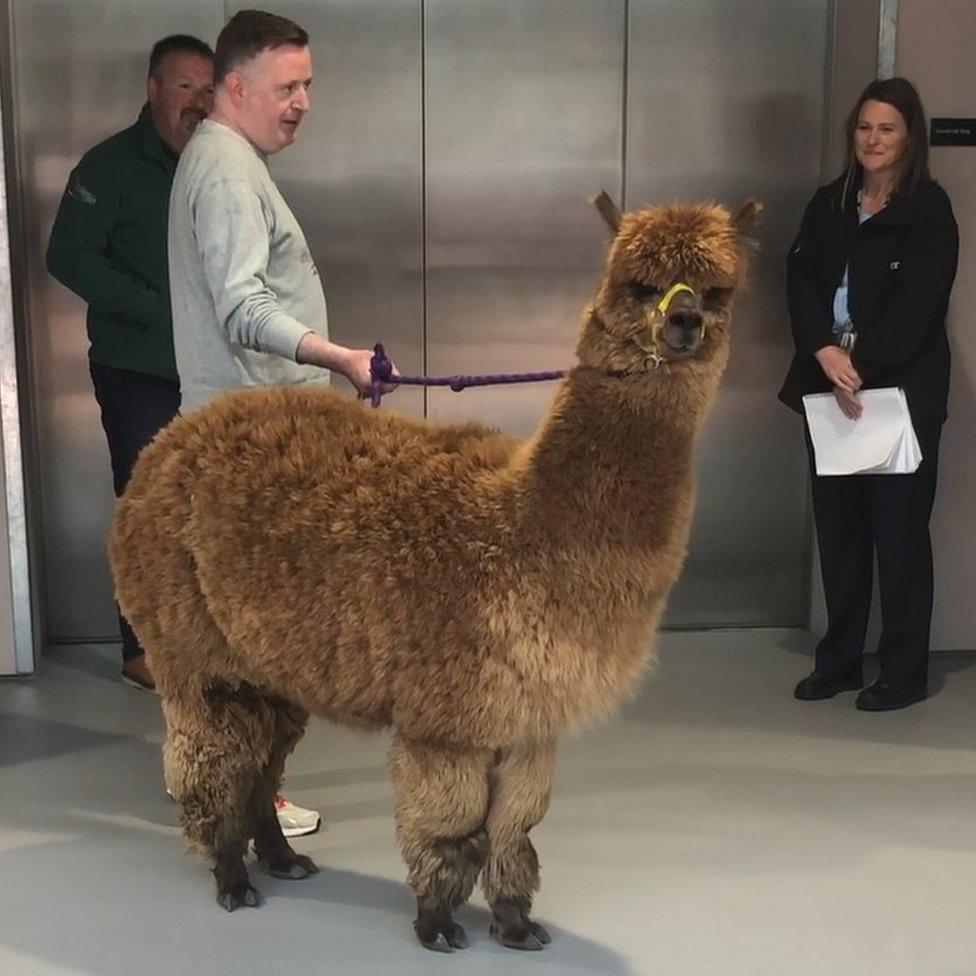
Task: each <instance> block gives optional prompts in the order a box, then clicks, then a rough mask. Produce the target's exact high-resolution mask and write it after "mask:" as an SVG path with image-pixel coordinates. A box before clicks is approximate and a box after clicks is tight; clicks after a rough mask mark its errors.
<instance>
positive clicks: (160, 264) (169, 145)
mask: <svg viewBox="0 0 976 976" xmlns="http://www.w3.org/2000/svg"><path fill="white" fill-rule="evenodd" d="M146 87H147V95H148V100H147V102H146V104H145V106H144V107H143V109H142V112H141V113H140V115H139V119H138V121H137V122H136V123H135V125H132V126H129V128H127V129H124V130H123V131H122V132H119V133H117V134H116V135H114V136H111V137H110V138H109V139H106V140H105V141H104V142H102V143H99V144H98V145H97V146H95V148H94V149H91V150H89V151H88V152H87V153H86V154H85V155H84V156H83V157H82V159H81V162H79V163H78V165H77V166H76V167H75V169H74V170H73V171H72V173H71V176H70V177H69V179H68V185H67V187H66V189H65V192H64V196H63V198H62V200H61V206H60V208H59V210H58V215H57V218H56V219H55V221H54V227H53V229H52V231H51V239H50V242H49V244H48V250H47V266H48V270H49V271H50V272H51V274H52V275H54V277H55V278H57V279H58V281H60V282H61V283H62V284H64V285H66V286H67V287H68V288H70V289H71V290H72V291H73V292H74V293H75V294H76V295H78V296H80V297H81V298H83V299H84V300H85V301H86V302H87V303H88V338H89V340H90V342H91V348H90V350H89V369H90V372H91V377H92V382H93V384H94V388H95V398H96V399H97V401H98V405H99V407H100V408H101V417H102V427H103V428H104V429H105V435H106V437H107V438H108V447H109V453H110V455H111V459H112V474H113V480H114V485H115V494H116V495H117V496H118V495H121V494H122V492H123V491H124V490H125V486H126V485H127V484H128V481H129V476H130V474H131V472H132V466H133V465H134V464H135V460H136V457H137V456H138V454H139V451H140V450H141V449H142V448H143V447H144V446H145V445H146V444H148V443H149V441H151V440H152V438H153V437H154V436H155V434H156V433H157V431H159V430H161V429H162V428H163V427H164V426H165V425H166V424H167V423H168V422H169V421H170V420H171V419H172V418H173V417H174V416H175V415H176V412H177V410H178V409H179V406H180V387H179V379H178V377H177V373H176V361H175V358H174V354H173V328H172V319H171V313H170V302H169V276H168V274H167V269H166V223H167V211H168V207H169V195H170V188H171V186H172V183H173V174H174V173H175V171H176V162H177V159H178V157H179V154H180V153H181V152H182V151H183V147H184V146H185V145H186V144H187V141H188V140H189V138H190V136H191V135H192V134H193V131H194V129H196V127H197V125H198V124H199V123H200V122H201V121H202V120H203V119H204V118H206V116H207V115H208V114H209V112H210V110H211V108H212V106H213V51H212V50H211V49H210V47H209V46H208V45H207V44H205V43H204V42H203V41H201V40H198V39H197V38H195V37H189V36H187V35H182V34H180V35H173V36H171V37H166V38H163V39H162V40H161V41H159V42H158V43H157V44H156V45H155V46H154V47H153V49H152V54H151V55H150V58H149V77H148V81H147V86H146ZM119 625H120V629H121V632H122V677H123V680H125V681H127V682H128V683H130V684H135V685H138V686H139V687H142V688H146V689H148V690H152V687H153V683H152V676H151V675H150V673H149V670H148V668H147V667H146V664H145V657H144V655H143V652H142V648H141V647H140V646H139V642H138V640H137V639H136V636H135V634H134V633H133V632H132V629H131V628H130V627H129V625H128V623H127V622H126V620H125V618H124V617H122V616H121V615H120V616H119Z"/></svg>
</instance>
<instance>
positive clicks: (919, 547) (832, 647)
mask: <svg viewBox="0 0 976 976" xmlns="http://www.w3.org/2000/svg"><path fill="white" fill-rule="evenodd" d="M915 433H916V435H917V436H918V442H919V446H920V447H921V449H922V463H921V465H920V466H919V468H918V470H917V471H916V472H915V473H914V474H892V475H878V474H871V475H851V476H840V477H838V476H834V477H819V476H817V475H816V474H815V473H814V472H815V470H816V469H815V466H814V461H813V447H812V444H811V442H810V434H809V431H807V451H808V452H809V455H810V472H811V480H812V482H813V512H814V517H815V519H816V523H817V541H818V545H819V549H820V565H821V570H822V573H823V584H824V596H825V598H826V602H827V633H826V634H825V635H824V638H823V640H821V641H820V643H819V644H818V645H817V658H816V667H817V670H818V671H822V672H824V673H825V674H828V675H831V676H846V675H855V676H856V675H860V673H861V653H862V650H863V648H864V636H865V632H866V630H867V625H868V615H869V612H870V609H871V589H872V583H873V578H874V554H875V552H877V557H878V590H879V592H880V595H881V622H882V630H881V640H880V643H879V644H878V658H879V661H880V664H881V679H882V680H883V681H886V682H889V683H890V684H892V685H894V686H895V687H897V688H899V689H905V690H914V689H917V688H924V687H925V686H926V683H927V680H928V661H929V625H930V623H931V619H932V588H933V587H932V544H931V541H930V539H929V516H930V515H931V514H932V503H933V501H934V499H935V484H936V471H937V469H938V460H939V438H940V436H941V434H942V421H941V420H918V421H915Z"/></svg>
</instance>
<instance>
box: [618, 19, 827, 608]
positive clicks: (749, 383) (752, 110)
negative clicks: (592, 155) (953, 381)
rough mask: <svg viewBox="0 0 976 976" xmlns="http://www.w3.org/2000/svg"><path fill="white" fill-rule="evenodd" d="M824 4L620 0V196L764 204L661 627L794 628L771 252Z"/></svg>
mask: <svg viewBox="0 0 976 976" xmlns="http://www.w3.org/2000/svg"><path fill="white" fill-rule="evenodd" d="M829 11H830V3H829V0H775V2H773V0H765V2H756V0H692V2H689V0H631V3H630V44H629V51H630V53H629V72H628V93H627V103H628V112H627V206H628V207H630V208H633V207H638V206H640V205H642V204H645V203H647V202H653V201H668V200H671V199H673V198H677V197H680V198H684V199H697V198H709V197H713V198H716V199H718V200H719V201H721V202H723V203H726V204H729V205H732V206H735V205H737V204H738V203H739V202H741V201H742V200H743V199H744V198H746V197H747V196H756V197H758V198H759V199H761V200H762V201H763V202H764V203H765V205H766V211H765V213H764V215H763V221H762V225H761V229H760V233H759V237H760V242H761V247H762V250H761V252H760V255H759V257H758V260H757V263H756V268H755V272H754V274H753V280H752V284H751V287H750V289H749V291H748V293H747V294H746V295H744V296H743V297H742V298H741V299H740V301H739V303H738V306H737V311H736V315H735V321H734V333H733V345H732V358H731V362H730V364H729V369H728V372H727V373H726V376H725V380H724V383H723V386H722V390H721V392H720V394H719V398H718V402H717V403H716V406H715V409H714V412H713V414H712V417H711V419H710V421H709V424H708V427H707V429H706V431H705V434H704V438H703V441H702V443H701V445H700V448H699V455H698V506H697V512H696V515H695V522H694V528H693V530H692V536H691V542H690V553H689V558H688V562H687V565H686V569H685V573H684V575H683V577H682V579H681V582H680V583H679V584H678V586H677V587H676V589H675V591H674V594H673V595H672V598H671V603H670V607H669V612H668V617H667V622H668V623H670V624H671V625H673V626H690V625H710V624H713V625H717V624H722V625H735V624H743V625H745V624H750V625H762V624H777V625H783V624H805V623H806V615H807V609H806V592H807V587H806V579H807V569H806V565H807V562H806V550H807V540H806V535H807V530H806V459H805V455H804V451H803V446H802V433H801V427H800V423H799V421H798V419H797V418H796V417H795V416H794V415H793V414H792V413H791V412H789V411H788V410H787V409H786V408H785V407H782V406H781V405H780V404H779V403H778V402H777V400H776V392H777V390H778V388H779V384H780V382H781V380H782V378H783V375H784V374H785V371H786V367H787V365H788V363H789V360H790V355H791V353H792V342H791V339H790V331H789V324H788V319H787V316H786V307H785V298H784V258H785V254H786V250H787V247H788V246H789V243H790V241H791V240H792V237H793V235H794V234H795V232H796V228H797V226H798V225H799V221H800V216H801V215H802V213H803V207H804V205H805V203H806V201H807V199H808V198H809V197H810V196H811V195H812V193H813V190H814V189H815V188H816V186H817V185H818V184H819V183H820V161H821V141H822V119H823V110H824V71H825V65H826V60H827V59H826V39H827V33H828V30H827V28H828V19H829Z"/></svg>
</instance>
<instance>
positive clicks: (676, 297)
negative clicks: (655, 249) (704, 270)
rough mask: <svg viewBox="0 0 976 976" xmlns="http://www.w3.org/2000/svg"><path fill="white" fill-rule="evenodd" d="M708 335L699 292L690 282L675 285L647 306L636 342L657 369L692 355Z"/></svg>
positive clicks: (635, 337)
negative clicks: (662, 364) (665, 363)
mask: <svg viewBox="0 0 976 976" xmlns="http://www.w3.org/2000/svg"><path fill="white" fill-rule="evenodd" d="M704 338H705V320H704V318H703V317H702V314H701V311H700V299H699V296H698V293H697V292H696V291H695V289H694V288H692V287H691V285H686V284H685V283H684V282H682V281H679V282H676V283H675V284H673V285H672V286H671V287H670V288H669V289H668V291H667V292H666V293H665V295H664V297H663V298H661V300H660V301H659V302H657V303H656V304H655V305H651V306H645V308H644V328H643V329H641V330H640V332H638V333H637V335H635V336H634V342H635V343H636V344H637V346H638V348H639V349H640V350H641V352H643V353H644V354H645V355H646V356H647V358H648V359H649V360H650V362H651V363H652V364H653V366H654V368H655V369H657V367H659V366H660V365H661V363H664V362H668V361H671V360H677V359H687V358H688V357H689V356H693V355H694V353H695V350H696V349H697V348H698V346H699V345H701V342H702V340H703V339H704Z"/></svg>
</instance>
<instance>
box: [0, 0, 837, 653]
mask: <svg viewBox="0 0 976 976" xmlns="http://www.w3.org/2000/svg"><path fill="white" fill-rule="evenodd" d="M11 5H12V9H13V13H14V24H13V30H14V49H15V51H16V62H15V65H14V74H15V81H16V91H15V93H14V97H15V105H16V107H17V112H18V119H17V130H16V131H17V136H18V152H19V157H20V165H21V172H22V174H23V186H22V188H21V192H22V195H23V199H22V200H21V201H20V203H21V207H22V210H23V213H24V214H25V218H26V219H25V223H26V226H27V240H26V253H27V262H26V263H27V265H28V275H27V278H28V282H27V289H28V292H29V300H30V301H29V304H30V319H31V329H32V336H31V339H32V346H33V351H34V363H33V370H34V376H33V377H32V379H33V392H34V398H35V403H34V407H35V412H36V417H35V420H36V424H37V428H38V437H39V441H38V442H39V445H40V454H41V457H40V462H41V475H42V496H43V497H42V501H43V514H44V522H45V539H44V558H45V562H46V575H47V594H46V595H47V600H46V602H47V609H48V614H49V631H50V635H51V637H52V638H54V639H64V638H75V639H77V638H94V637H102V636H107V635H110V634H111V633H112V632H113V631H114V628H115V623H114V615H113V612H112V605H111V591H110V584H109V578H108V572H107V567H106V563H105V557H104V537H105V532H106V529H107V526H108V521H109V517H110V512H111V508H112V493H111V480H110V474H109V464H108V454H107V450H106V448H105V444H104V437H103V435H102V432H101V429H100V426H99V423H98V417H97V410H96V406H95V403H94V399H93V397H92V394H91V389H90V381H89V378H88V375H87V369H86V362H85V352H86V347H87V341H86V338H85V334H84V307H83V305H82V303H81V302H80V301H79V300H78V299H76V298H75V297H74V296H72V295H71V294H70V293H68V292H67V291H66V290H65V289H63V288H62V287H61V286H60V285H58V284H56V283H55V282H53V281H51V280H50V278H49V277H48V276H47V273H46V271H45V270H44V267H43V252H44V247H45V245H46V240H47V234H48V232H49V229H50V225H51V221H52V219H53V215H54V211H55V208H56V206H57V203H58V199H59V195H60V192H61V190H62V187H63V184H64V181H65V179H66V177H67V173H68V171H69V170H70V168H71V166H72V165H73V164H74V162H75V161H76V160H77V158H78V157H79V156H80V155H81V153H82V152H83V151H84V150H85V149H87V148H88V147H89V146H91V145H93V144H94V143H95V142H97V141H98V140H99V139H101V138H103V137H104V136H106V135H108V134H110V133H111V132H114V131H116V130H118V129H119V128H121V127H122V126H124V125H125V124H127V123H128V122H129V121H130V120H131V119H132V118H134V116H135V114H136V112H137V111H138V108H139V106H140V104H141V102H142V97H143V95H142V91H143V79H144V73H145V57H146V53H147V51H148V48H149V46H150V44H151V43H152V41H153V40H155V39H156V38H158V37H159V36H162V35H163V34H165V33H169V32H173V31H177V30H179V31H189V32H191V33H197V34H199V35H200V36H202V37H204V38H206V39H209V40H212V39H213V38H214V37H215V36H216V33H217V31H218V30H219V28H220V26H221V25H222V23H223V22H224V18H225V16H226V15H228V14H229V13H231V12H233V10H235V9H238V8H239V7H242V6H244V5H245V4H244V3H243V2H236V0H235V2H233V3H226V2H222V0H170V2H169V3H167V4H165V5H162V4H158V3H155V2H150V0H137V2H135V0H72V2H70V3H68V2H65V0H52V2H38V0H11ZM247 5H250V3H249V2H248V4H247ZM829 7H830V0H777V2H772V0H766V2H761V3H756V2H750V0H685V2H679V0H629V2H628V0H532V2H531V3H526V2H524V0H477V2H474V0H426V2H422V0H377V2H373V3H364V2H361V0H297V2H282V3H279V4H277V5H276V6H275V10H276V12H278V13H281V14H284V15H286V16H290V17H293V18H294V19H295V20H297V21H298V22H299V23H301V24H302V25H303V26H305V27H306V28H307V29H308V30H309V32H310V34H311V40H312V53H313V60H314V65H315V73H316V82H315V86H314V88H313V108H312V113H311V115H310V117H309V118H308V119H307V121H306V123H305V125H304V127H303V129H302V131H301V133H300V135H299V139H298V142H297V143H296V145H295V146H294V147H292V148H290V149H289V150H288V151H286V152H284V153H282V154H281V155H280V156H277V157H275V158H274V159H273V160H272V163H271V165H272V169H273V171H274V173H275V175H276V178H277V179H278V180H279V182H280V184H281V186H282V190H283V192H284V194H285V196H286V198H287V199H288V200H289V202H290V203H291V204H292V206H293V208H294V210H295V212H296V214H297V215H298V218H299V220H300V221H301V223H302V225H303V227H304V228H305V230H306V233H307V235H308V237H309V242H310V244H311V247H312V249H313V252H314V253H315V254H316V258H317V261H318V263H319V265H320V267H321V269H322V272H323V278H324V282H325V286H326V291H327V295H328V299H329V309H330V324H331V329H332V334H333V336H334V337H335V338H336V339H337V340H338V341H341V342H346V343H349V344H355V345H368V344H370V343H372V342H373V341H374V340H375V339H377V338H381V339H383V340H384V341H385V342H386V343H387V346H388V348H389V350H390V352H391V353H392V354H393V356H394V357H395V358H396V359H397V361H398V363H399V365H400V366H401V368H402V369H403V370H404V371H409V372H420V371H422V370H423V369H425V368H426V370H427V371H429V372H432V373H441V372H467V371H491V372H495V371H499V372H501V371H508V370H512V371H514V370H531V369H548V368H556V367H561V366H565V365H568V364H569V363H570V362H571V360H572V354H573V346H574V340H575V336H576V332H577V328H578V324H579V318H580V311H581V308H582V306H583V305H584V303H585V302H586V301H587V300H588V299H589V298H590V296H591V295H592V292H593V288H594V286H595V284H596V282H597V280H598V277H599V271H600V267H601V264H602V261H603V255H604V249H605V243H606V237H605V233H604V229H603V226H602V224H601V222H600V221H599V220H598V218H597V217H596V215H595V213H594V212H593V210H592V208H591V207H590V205H589V203H588V197H590V196H591V195H592V194H594V193H595V192H596V191H597V190H599V189H600V188H601V187H606V188H607V189H608V190H610V191H611V193H613V194H614V195H615V196H616V197H618V198H619V197H620V196H621V194H622V192H623V191H624V189H625V188H626V202H627V204H628V205H629V206H632V207H633V206H638V205H640V204H641V203H646V202H653V201H661V200H670V199H672V198H675V197H681V198H696V197H717V198H718V199H720V200H722V201H724V202H727V203H730V204H735V203H737V202H738V201H739V200H741V199H742V198H743V197H745V196H747V195H757V196H759V197H760V198H762V199H763V200H764V201H765V203H766V205H767V212H766V219H765V222H764V225H763V230H762V243H763V247H764V251H763V255H762V256H761V257H760V259H759V264H758V267H757V271H756V274H755V277H754V284H753V288H752V291H751V293H750V294H749V296H747V297H746V298H745V299H744V300H743V301H742V302H741V303H740V305H739V310H738V315H737V334H736V337H735V345H734V350H733V358H732V363H731V365H730V371H729V374H728V377H727V381H726V384H725V386H724V389H723V392H722V394H721V397H720V402H719V404H718V407H717V409H716V412H715V415H714V417H713V420H712V422H711V424H710V426H709V428H708V430H707V432H706V435H705V438H704V441H703V444H702V449H701V452H700V463H699V472H700V476H699V489H700V490H699V498H700V501H699V508H698V514H697V517H696V524H695V529H694V532H693V536H692V551H691V555H690V559H689V562H688V567H687V571H686V574H685V577H684V579H683V581H682V582H681V584H679V587H678V589H677V590H676V592H675V595H674V597H673V599H672V604H671V610H670V612H669V615H668V618H667V621H666V622H667V623H669V624H670V625H672V626H674V625H679V626H683V625H709V624H757V623H758V624H762V623H770V624H787V623H798V622H802V621H803V620H804V617H805V609H804V608H805V602H804V593H805V586H806V578H807V571H806V566H805V562H804V552H805V548H806V543H805V502H804V498H805V481H804V469H803V464H804V462H803V455H802V449H801V446H800V443H799V425H798V423H796V421H795V419H794V418H793V417H791V416H790V415H789V414H788V413H787V411H786V410H785V408H781V407H779V406H778V405H777V403H776V401H775V389H776V385H777V383H778V382H779V379H780V377H781V375H782V372H783V370H784V369H785V366H786V363H787V361H788V358H789V338H788V328H787V324H786V317H785V306H784V301H783V294H782V292H783V275H782V260H783V254H784V252H785V249H786V246H787V244H788V242H789V239H790V236H791V235H792V233H793V231H794V229H795V226H796V223H797V221H798V219H799V215H800V213H801V210H802V205H803V203H804V201H805V199H806V197H807V196H808V195H809V193H810V192H811V190H812V188H813V186H814V185H815V184H816V183H817V182H818V179H819V160H820V158H821V123H822V116H823V92H824V77H823V75H824V64H825V60H826V47H825V45H826V36H827V25H828V10H829ZM425 259H426V269H425V267H424V265H425ZM551 392H552V388H551V386H533V387H509V388H501V389H494V390H488V391H468V392H466V393H465V394H464V395H463V396H456V395H454V394H451V393H449V392H445V391H440V390H439V391H435V392H433V393H432V394H431V395H430V397H429V400H428V402H427V405H426V406H427V413H428V415H429V416H431V417H433V418H437V419H457V418H461V417H473V418H477V419H479V420H482V421H487V422H489V423H494V424H497V425H499V426H502V427H505V428H507V429H510V430H513V431H516V432H519V433H528V432H529V430H531V428H532V427H534V425H535V423H536V422H537V420H538V418H539V416H540V415H541V413H542V412H543V410H544V408H545V406H546V404H547V403H548V400H549V398H550V396H551ZM389 404H390V407H393V406H395V407H396V408H398V409H400V410H405V411H406V412H409V413H414V414H419V413H421V412H422V411H423V409H424V399H423V397H422V395H421V394H420V393H419V392H417V391H409V390H401V391H399V392H398V393H397V395H396V399H395V400H394V401H389Z"/></svg>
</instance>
